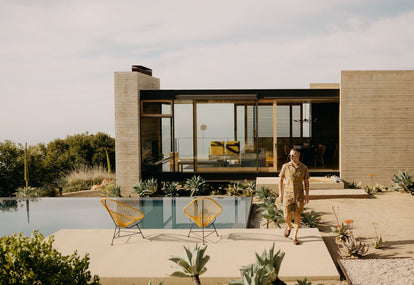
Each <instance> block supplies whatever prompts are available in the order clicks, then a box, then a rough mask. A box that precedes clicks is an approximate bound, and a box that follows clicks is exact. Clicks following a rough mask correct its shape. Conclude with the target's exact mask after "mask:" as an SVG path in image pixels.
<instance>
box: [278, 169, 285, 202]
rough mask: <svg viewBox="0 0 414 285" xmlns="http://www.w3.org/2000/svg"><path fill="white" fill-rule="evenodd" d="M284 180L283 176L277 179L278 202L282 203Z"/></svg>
mask: <svg viewBox="0 0 414 285" xmlns="http://www.w3.org/2000/svg"><path fill="white" fill-rule="evenodd" d="M284 179H285V176H284V175H282V176H280V177H279V200H280V202H283V180H284Z"/></svg>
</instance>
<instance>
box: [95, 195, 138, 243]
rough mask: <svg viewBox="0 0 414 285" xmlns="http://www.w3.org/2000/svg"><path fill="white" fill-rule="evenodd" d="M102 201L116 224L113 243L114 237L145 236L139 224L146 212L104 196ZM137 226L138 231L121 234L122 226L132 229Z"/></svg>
mask: <svg viewBox="0 0 414 285" xmlns="http://www.w3.org/2000/svg"><path fill="white" fill-rule="evenodd" d="M101 203H102V205H103V206H104V207H105V209H106V210H107V211H108V213H109V215H110V216H111V218H112V220H113V221H114V224H115V230H114V235H113V237H112V243H111V245H113V244H114V239H115V238H119V237H125V236H131V235H136V234H141V235H142V237H143V238H145V237H144V234H143V233H142V231H141V228H140V227H139V224H140V223H141V222H142V219H143V218H144V214H143V213H142V212H141V211H139V210H137V209H135V208H132V207H130V206H128V205H125V204H124V203H121V202H119V201H116V200H113V199H109V198H102V199H101ZM135 226H136V227H137V228H138V232H133V233H131V232H129V233H130V234H126V235H122V236H121V228H122V229H131V228H133V227H135Z"/></svg>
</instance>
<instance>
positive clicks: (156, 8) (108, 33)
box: [0, 0, 414, 144]
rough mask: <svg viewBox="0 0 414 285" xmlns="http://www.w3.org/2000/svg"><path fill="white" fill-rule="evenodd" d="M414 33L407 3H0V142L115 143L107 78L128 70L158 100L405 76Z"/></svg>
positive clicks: (412, 59) (413, 55)
mask: <svg viewBox="0 0 414 285" xmlns="http://www.w3.org/2000/svg"><path fill="white" fill-rule="evenodd" d="M412 27H414V1H412V0H404V1H399V0H389V1H383V0H324V1H322V0H312V1H309V0H302V1H297V0H291V1H278V0H256V1H253V0H251V1H246V0H237V1H234V0H225V1H223V0H221V1H217V0H210V1H198V0H174V1H160V0H151V1H142V0H118V1H109V0H79V1H78V0H66V1H63V0H0V39H1V42H0V43H1V44H0V104H1V109H0V110H1V111H0V142H2V141H5V140H11V141H13V142H16V143H24V142H28V144H37V143H48V142H50V141H52V140H54V139H57V138H65V137H66V136H68V135H73V134H80V133H84V132H89V133H91V134H94V133H97V132H104V133H107V134H109V135H111V136H114V135H115V129H114V125H115V123H114V72H117V71H130V70H131V65H143V66H146V67H148V68H151V69H152V70H153V76H155V77H157V78H160V81H161V88H162V89H248V88H254V89H266V88H270V89H278V88H308V87H309V83H321V82H322V83H339V81H340V71H341V70H371V69H373V70H388V69H393V70H407V69H409V70H412V69H414V52H413V46H414V33H413V32H412Z"/></svg>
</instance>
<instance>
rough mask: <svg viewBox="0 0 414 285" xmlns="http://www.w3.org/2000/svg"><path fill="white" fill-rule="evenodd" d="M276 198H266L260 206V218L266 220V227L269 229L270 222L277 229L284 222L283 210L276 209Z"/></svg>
mask: <svg viewBox="0 0 414 285" xmlns="http://www.w3.org/2000/svg"><path fill="white" fill-rule="evenodd" d="M275 202H276V197H275V196H274V195H270V196H267V197H266V198H265V199H264V200H263V203H262V204H260V208H261V209H262V218H264V219H266V223H265V225H266V227H267V228H269V224H270V223H271V222H273V223H275V224H276V225H277V226H278V227H279V228H280V224H282V223H284V222H285V218H284V215H283V210H281V209H278V208H277V207H276V203H275Z"/></svg>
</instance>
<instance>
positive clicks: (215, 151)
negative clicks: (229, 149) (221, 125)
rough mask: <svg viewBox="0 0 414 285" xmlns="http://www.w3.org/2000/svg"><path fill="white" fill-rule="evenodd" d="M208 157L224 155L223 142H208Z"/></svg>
mask: <svg viewBox="0 0 414 285" xmlns="http://www.w3.org/2000/svg"><path fill="white" fill-rule="evenodd" d="M210 155H224V142H223V141H212V142H210Z"/></svg>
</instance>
